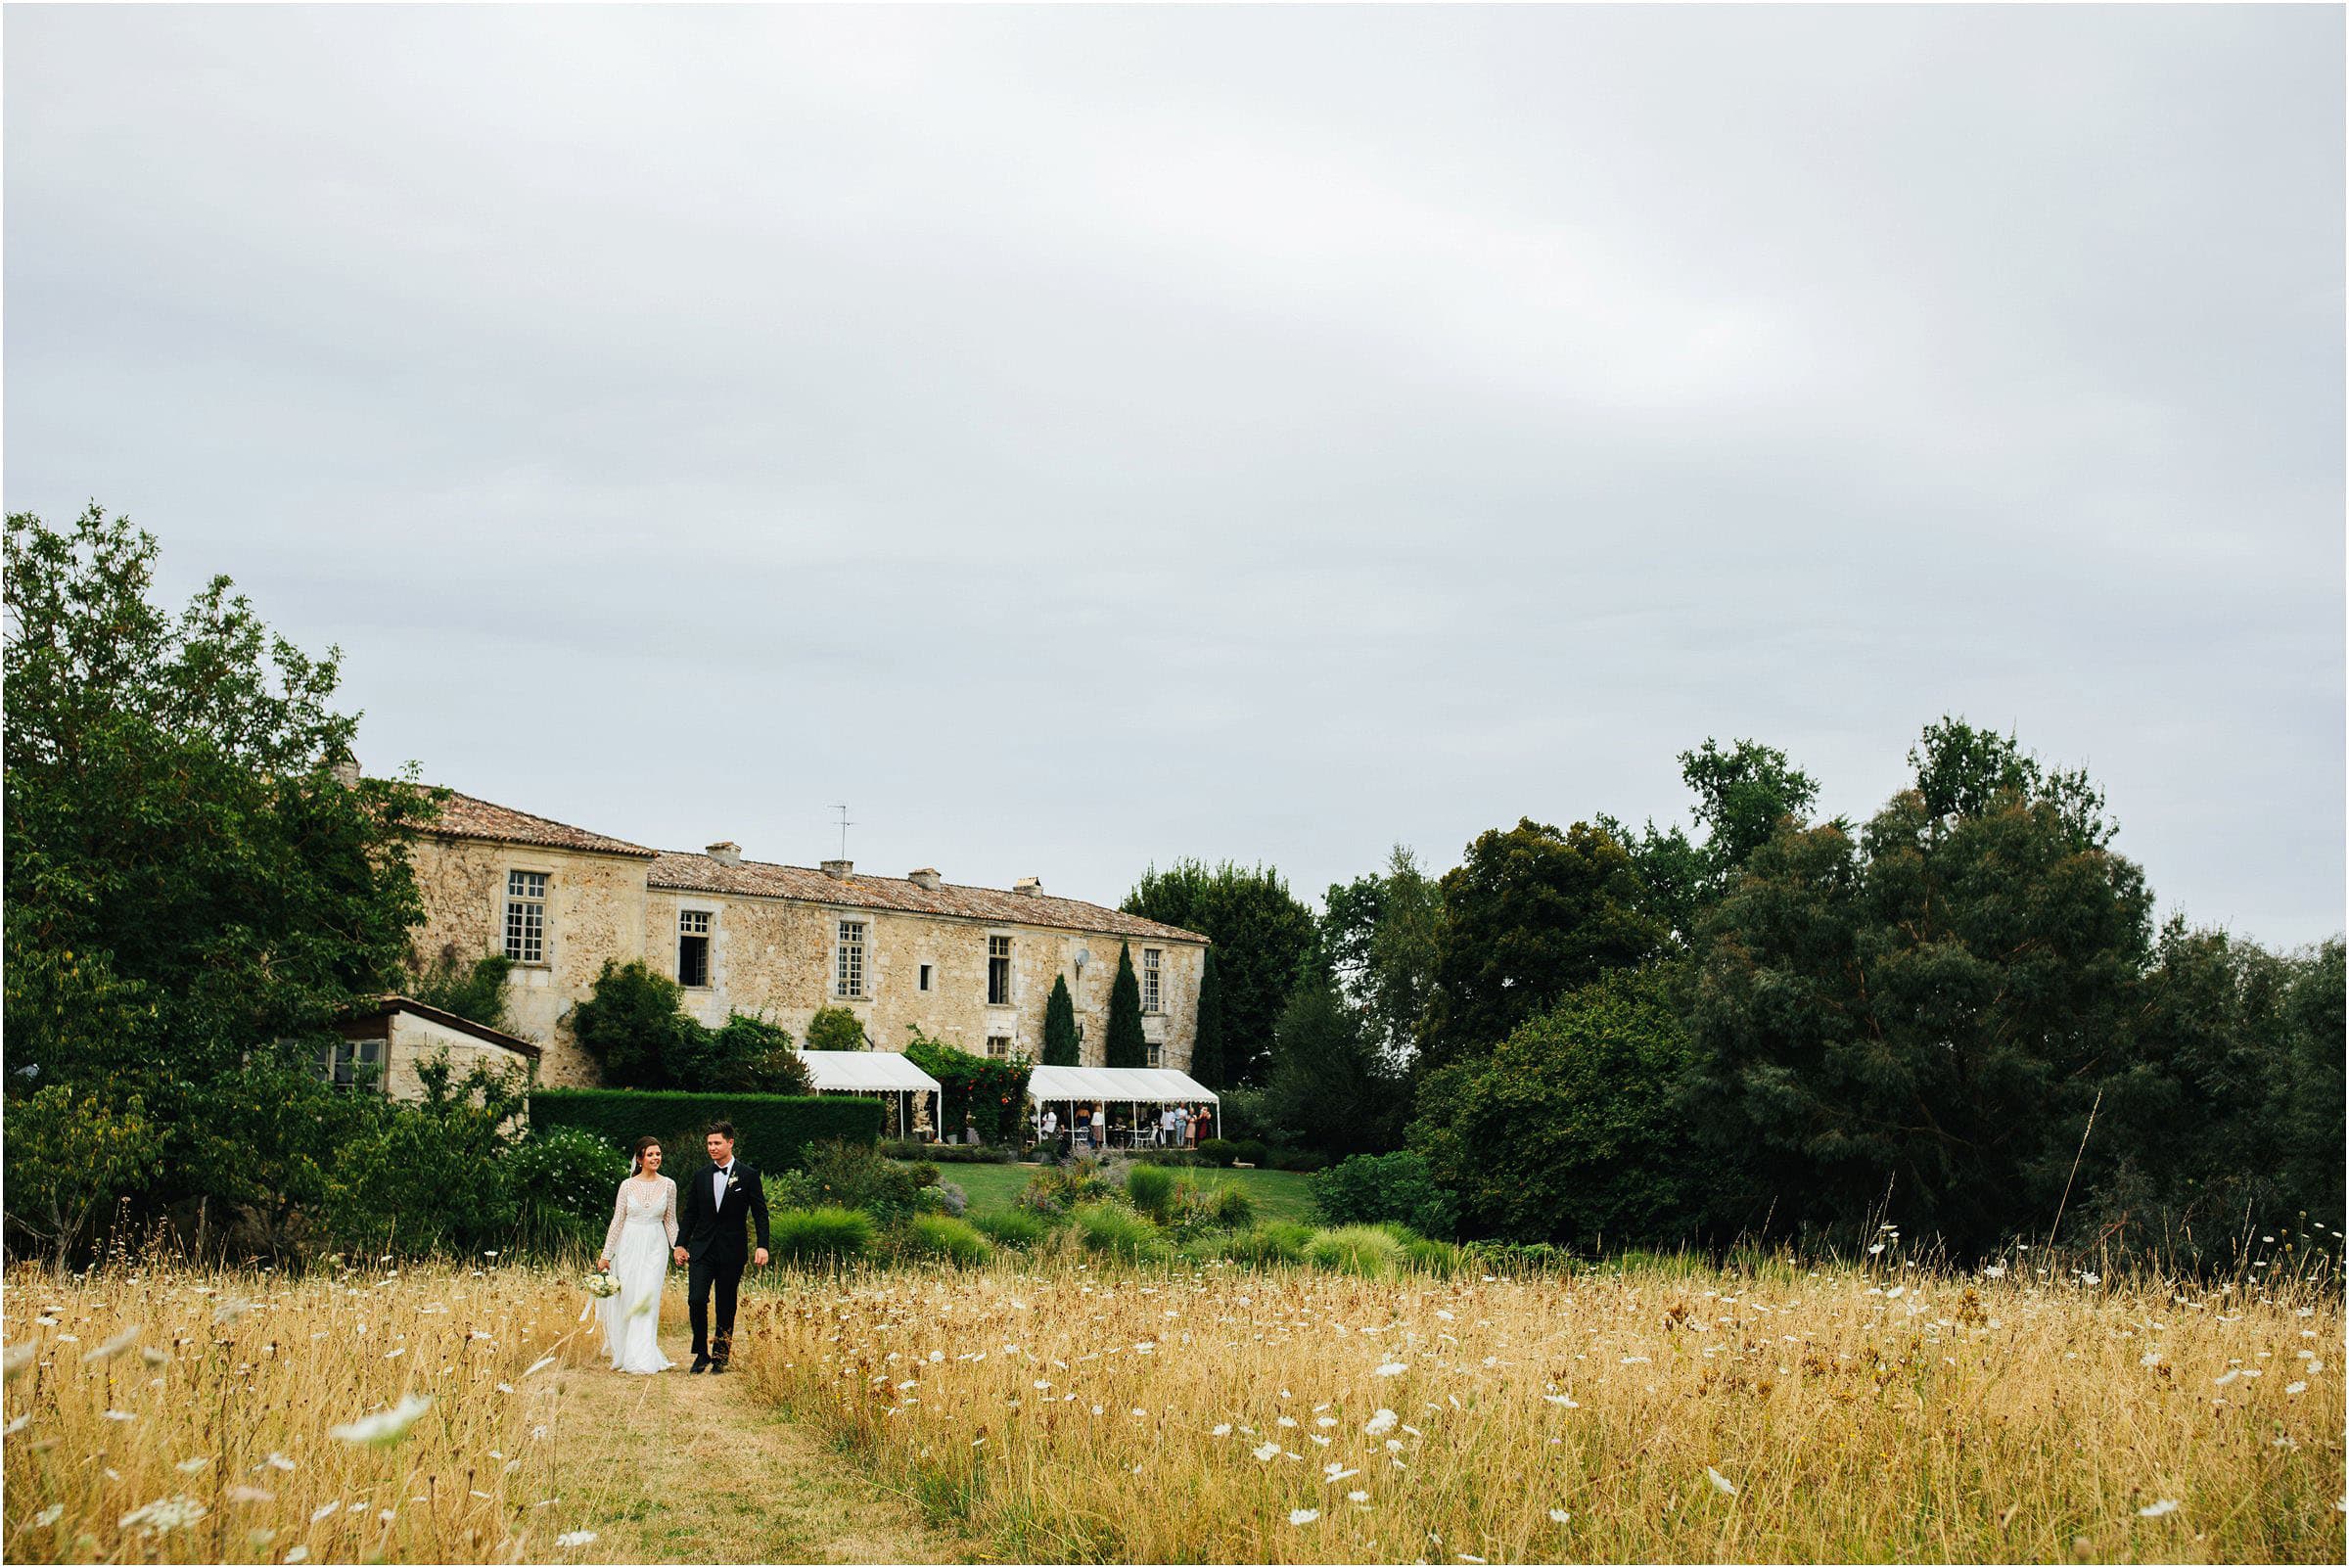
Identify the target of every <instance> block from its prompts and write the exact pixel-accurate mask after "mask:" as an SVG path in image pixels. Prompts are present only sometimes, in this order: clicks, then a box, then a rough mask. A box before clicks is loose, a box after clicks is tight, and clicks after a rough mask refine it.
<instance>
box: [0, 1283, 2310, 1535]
mask: <svg viewBox="0 0 2349 1568" xmlns="http://www.w3.org/2000/svg"><path fill="white" fill-rule="evenodd" d="M2018 1276H2020V1277H2018ZM778 1287H779V1288H778ZM674 1294H675V1293H673V1292H672V1300H671V1302H670V1304H669V1314H668V1315H669V1320H668V1326H667V1327H666V1328H665V1338H666V1341H667V1343H668V1344H669V1346H670V1347H671V1349H672V1352H673V1351H674V1350H675V1349H676V1348H677V1347H678V1345H679V1342H680V1336H681V1323H679V1322H678V1320H677V1319H678V1317H679V1316H680V1315H681V1314H679V1313H678V1310H677V1309H678V1306H679V1304H678V1302H677V1301H675V1300H674V1299H673V1297H674ZM582 1300H583V1298H582V1297H581V1296H580V1295H579V1294H578V1292H577V1290H576V1286H575V1285H574V1283H573V1282H572V1280H571V1279H570V1278H569V1277H568V1276H565V1275H561V1274H555V1273H549V1272H544V1271H538V1270H527V1269H506V1268H497V1267H495V1266H494V1261H493V1260H486V1261H484V1268H481V1269H480V1270H478V1271H477V1270H473V1269H467V1268H430V1269H424V1270H415V1271H408V1272H389V1271H384V1270H382V1269H378V1268H368V1269H362V1270H353V1271H350V1272H347V1273H345V1274H343V1275H341V1276H339V1277H312V1278H307V1279H301V1280H280V1279H275V1278H272V1277H270V1276H268V1275H253V1274H243V1275H235V1274H216V1273H198V1272H189V1271H174V1270H170V1269H167V1268H162V1269H159V1268H150V1269H145V1270H132V1269H115V1270H111V1271H102V1272H100V1273H98V1274H95V1275H92V1276H89V1277H88V1278H84V1279H73V1280H60V1279H59V1278H57V1277H56V1276H53V1275H49V1274H46V1273H41V1272H38V1271H23V1272H18V1273H15V1274H12V1275H11V1276H10V1278H9V1280H8V1283H7V1288H6V1291H5V1297H4V1301H0V1307H4V1315H5V1329H6V1341H7V1346H8V1352H7V1360H8V1374H7V1376H8V1380H7V1384H6V1412H7V1436H6V1439H5V1461H6V1499H5V1516H4V1518H0V1546H4V1549H5V1555H6V1556H7V1558H8V1559H10V1560H16V1561H39V1560H74V1561H207V1560H211V1561H217V1560H230V1561H255V1562H302V1561H308V1562H330V1561H355V1560H368V1559H377V1560H387V1561H405V1562H439V1561H448V1562H492V1561H549V1560H553V1561H561V1560H583V1561H602V1560H621V1561H648V1560H662V1559H663V1558H664V1557H669V1558H673V1559H675V1560H695V1561H704V1560H715V1561H722V1560H728V1557H729V1556H732V1557H733V1559H734V1560H762V1559H765V1558H770V1557H771V1558H780V1559H784V1560H794V1559H821V1558H826V1557H830V1558H835V1559H838V1558H843V1557H849V1558H853V1557H858V1556H866V1555H870V1556H874V1557H876V1558H879V1557H887V1558H888V1559H890V1560H900V1559H909V1558H914V1557H926V1558H934V1557H954V1556H961V1557H974V1558H976V1557H995V1558H1027V1559H1041V1560H1064V1559H1065V1560H1105V1559H1106V1560H1140V1561H1190V1560H1208V1561H1243V1562H1245V1561H1258V1560H1261V1561H1268V1562H1284V1561H1346V1560H1370V1559H1395V1560H1405V1561H1408V1560H1416V1559H1420V1558H1425V1559H1428V1560H1430V1561H1434V1562H1459V1561H1463V1560H1466V1561H1478V1560H1482V1561H1490V1562H1501V1561H1520V1560H1549V1561H1557V1560H1583V1559H1590V1558H1602V1559H1603V1558H1628V1559H1639V1560H1676V1559H1688V1560H1716V1559H1722V1560H1727V1559H1810V1558H1818V1559H1875V1558H1935V1559H1940V1558H1948V1559H1957V1560H2001V1559H2026V1560H2057V1561H2071V1560H2075V1559H2080V1558H2087V1559H2095V1560H2155V1559H2160V1560H2209V1561H2263V1560H2305V1561H2320V1560H2324V1561H2338V1560H2340V1559H2341V1556H2342V1551H2343V1535H2342V1529H2343V1515H2342V1513H2341V1511H2340V1504H2341V1502H2342V1500H2343V1445H2342V1428H2343V1421H2344V1409H2343V1402H2342V1392H2341V1390H2342V1384H2341V1376H2340V1364H2341V1350H2342V1333H2343V1322H2342V1314H2341V1309H2340V1302H2339V1298H2338V1296H2337V1294H2334V1293H2331V1292H2329V1291H2324V1292H2320V1291H2317V1290H2313V1289H2305V1288H2285V1287H2280V1286H2277V1287H2271V1288H2269V1289H2266V1290H2264V1291H2262V1290H2260V1289H2258V1288H2256V1287H2251V1286H2241V1287H2236V1288H2230V1289H2226V1290H2219V1291H2213V1292H2210V1293H2203V1292H2199V1291H2194V1290H2187V1289H2181V1288H2171V1287H2168V1286H2165V1285H2161V1284H2158V1283H2151V1282H2137V1283H2130V1284H2122V1283H2119V1282H2117V1281H2113V1280H2092V1279H2088V1278H2084V1277H2082V1276H2080V1275H2078V1274H2070V1275H2067V1276H2064V1277H2060V1278H2057V1277H2050V1278H2044V1279H2043V1278H2038V1277H2035V1276H2032V1275H2031V1271H2030V1270H2026V1269H2017V1270H2013V1271H2010V1272H2009V1273H2008V1274H2007V1275H2006V1276H2004V1277H1999V1278H1990V1277H1984V1276H1979V1275H1977V1276H1972V1277H1967V1278H1956V1277H1943V1276H1931V1275H1920V1272H1919V1271H1917V1270H1912V1269H1877V1270H1873V1271H1861V1270H1851V1269H1842V1270H1822V1271H1817V1272H1814V1271H1811V1270H1809V1269H1804V1268H1793V1267H1786V1266H1762V1267H1758V1268H1755V1269H1752V1270H1745V1271H1734V1272H1726V1273H1725V1272H1717V1271H1714V1270H1711V1269H1705V1268H1684V1267H1680V1266H1677V1265H1674V1264H1671V1263H1669V1262H1667V1263H1664V1264H1658V1265H1645V1266H1638V1267H1634V1268H1629V1269H1628V1270H1627V1269H1623V1268H1616V1269H1611V1270H1604V1271H1588V1272H1582V1273H1577V1274H1573V1275H1555V1276H1542V1277H1527V1278H1505V1279H1494V1278H1480V1277H1478V1276H1476V1275H1474V1274H1469V1275H1463V1276H1459V1277H1456V1278H1451V1279H1437V1278H1432V1277H1428V1276H1424V1275H1415V1274H1413V1275H1403V1276H1399V1277H1393V1278H1383V1279H1381V1278H1357V1277H1353V1276H1348V1275H1340V1274H1332V1273H1326V1272H1315V1271H1310V1270H1305V1269H1273V1270H1268V1271H1264V1272H1256V1271H1250V1270H1245V1269H1240V1268H1230V1267H1223V1266H1219V1267H1213V1268H1199V1269H1195V1270H1193V1269H1184V1270H1177V1271H1173V1272H1170V1271H1167V1270H1164V1269H1158V1270H1148V1269H1144V1270H1135V1269H1130V1268H1102V1267H1100V1266H1099V1265H1097V1264H1090V1263H1087V1262H1085V1261H1083V1260H1082V1259H1080V1258H1076V1257H1065V1258H1064V1257H1056V1258H1054V1259H1052V1260H1050V1261H1036V1262H1031V1263H1025V1264H1017V1265H1015V1264H1010V1263H1004V1264H999V1265H997V1266H994V1267H990V1268H983V1269H973V1270H969V1271H963V1272H954V1271H950V1270H944V1269H938V1270H912V1269H895V1270H873V1271H864V1272H858V1273H855V1274H852V1275H848V1276H845V1277H842V1278H838V1279H827V1278H824V1277H822V1276H786V1277H784V1278H782V1279H780V1280H772V1281H770V1285H769V1287H768V1288H762V1289H760V1290H759V1291H757V1292H756V1293H754V1294H752V1295H749V1296H747V1297H746V1300H745V1322H744V1327H745V1330H746V1332H747V1335H748V1338H747V1342H746V1344H745V1345H744V1347H743V1349H742V1350H741V1351H740V1353H739V1354H738V1357H737V1364H738V1367H739V1368H740V1373H738V1375H736V1376H734V1377H731V1378H727V1379H722V1380H712V1379H692V1380H687V1379H685V1378H683V1377H680V1376H670V1377H664V1378H660V1379H654V1380H649V1381H648V1380H637V1379H626V1378H620V1377H616V1376H613V1375H611V1374H608V1373H605V1372H602V1371H600V1370H597V1369H594V1368H593V1365H592V1354H591V1352H592V1347H591V1345H590V1343H589V1330H587V1329H585V1328H583V1327H582V1326H581V1325H580V1323H579V1322H578V1312H579V1308H580V1305H581V1303H582ZM741 1373H747V1374H748V1375H741ZM415 1401H429V1403H427V1404H424V1405H422V1406H421V1407H418V1406H417V1405H416V1404H415V1403H413V1402H415ZM403 1407H404V1408H405V1409H407V1410H409V1411H413V1412H415V1413H414V1416H413V1420H412V1422H410V1423H409V1424H407V1425H406V1427H405V1430H404V1432H403V1433H401V1434H400V1435H398V1436H396V1437H395V1438H390V1437H389V1434H386V1433H381V1432H378V1433H375V1434H373V1435H375V1436H378V1437H387V1438H389V1440H388V1441H382V1442H369V1441H367V1440H366V1439H367V1438H368V1437H369V1436H370V1433H369V1432H367V1431H366V1430H364V1429H363V1423H365V1422H366V1421H368V1420H369V1419H370V1418H371V1417H377V1416H382V1415H385V1414H387V1413H390V1412H396V1411H399V1410H401V1409H402V1408H403ZM777 1417H780V1418H781V1419H776V1418H777ZM393 1424H396V1422H395V1423H393ZM354 1427H360V1428H361V1429H354ZM338 1428H340V1429H342V1430H341V1431H340V1432H339V1431H338ZM735 1431H740V1432H743V1433H745V1434H749V1435H746V1436H745V1437H744V1438H743V1439H742V1440H741V1441H731V1440H727V1439H725V1438H724V1437H723V1434H726V1433H730V1432H735ZM696 1433H698V1435H699V1437H700V1439H701V1440H703V1441H702V1447H701V1448H700V1449H699V1450H698V1451H693V1452H697V1453H699V1454H700V1455H701V1456H700V1457H697V1458H694V1459H692V1460H691V1461H690V1462H684V1461H680V1462H683V1463H684V1468H683V1470H682V1471H681V1470H680V1468H679V1463H671V1462H667V1461H668V1459H669V1458H670V1457H672V1456H673V1455H674V1453H681V1452H687V1451H686V1450H685V1449H683V1448H681V1447H680V1441H681V1439H683V1438H686V1437H688V1436H690V1435H692V1434H696ZM714 1436H715V1437H716V1441H711V1440H712V1439H713V1437H714ZM728 1464H731V1465H732V1466H733V1467H734V1469H736V1470H740V1471H741V1472H742V1473H741V1474H739V1475H737V1474H732V1473H730V1472H727V1471H725V1469H724V1466H726V1465H728ZM713 1467H716V1468H713ZM909 1499H911V1502H918V1504H919V1505H920V1506H919V1507H918V1508H917V1507H915V1506H913V1505H911V1502H909ZM720 1502H722V1504H723V1506H722V1507H721V1506H719V1503H720ZM721 1515H722V1517H721ZM925 1517H926V1518H927V1521H928V1523H927V1525H925V1524H924V1522H923V1521H924V1518H925ZM779 1521H780V1522H779ZM590 1534H591V1535H592V1539H589V1536H590ZM736 1547H738V1548H739V1549H738V1550H737V1549H733V1548H736Z"/></svg>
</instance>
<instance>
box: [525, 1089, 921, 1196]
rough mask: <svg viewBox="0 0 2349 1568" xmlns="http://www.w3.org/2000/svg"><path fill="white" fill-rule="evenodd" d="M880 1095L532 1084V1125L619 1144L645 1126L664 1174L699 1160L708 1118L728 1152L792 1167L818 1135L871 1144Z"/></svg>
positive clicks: (876, 1133)
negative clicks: (720, 1125)
mask: <svg viewBox="0 0 2349 1568" xmlns="http://www.w3.org/2000/svg"><path fill="white" fill-rule="evenodd" d="M881 1110H882V1102H881V1101H879V1100H877V1099H867V1098H865V1097H864V1096H862V1095H857V1094H819V1095H806V1096H802V1095H792V1094H693V1093H687V1092H684V1091H681V1090H668V1089H568V1088H551V1089H536V1090H533V1091H532V1092H531V1094H530V1125H531V1127H532V1128H534V1129H553V1128H557V1127H576V1128H580V1129H583V1130H586V1131H589V1132H592V1133H594V1134H595V1135H596V1136H598V1137H600V1138H604V1139H606V1140H608V1141H609V1142H611V1143H612V1144H614V1145H615V1146H616V1147H618V1148H621V1149H625V1148H627V1147H628V1145H629V1144H631V1143H634V1142H635V1141H636V1140H637V1138H639V1137H641V1136H643V1135H645V1134H646V1133H650V1134H651V1135H652V1136H654V1137H657V1138H659V1139H661V1147H662V1153H663V1154H664V1155H665V1156H666V1157H667V1158H666V1160H665V1162H664V1163H665V1165H666V1167H667V1169H668V1172H669V1174H670V1175H671V1176H674V1175H676V1174H677V1173H678V1171H679V1170H680V1168H681V1169H683V1170H687V1171H690V1170H692V1169H693V1168H694V1167H695V1166H696V1165H697V1164H700V1163H702V1162H705V1161H706V1160H707V1159H708V1156H707V1155H706V1154H705V1153H704V1152H703V1149H702V1135H703V1134H704V1133H705V1132H707V1131H708V1130H709V1128H710V1124H711V1123H713V1122H717V1121H726V1122H731V1123H733V1124H734V1130H735V1133H736V1140H735V1145H734V1146H735V1152H736V1153H738V1154H739V1155H740V1156H741V1157H742V1158H743V1159H745V1160H748V1161H750V1162H751V1164H753V1165H755V1166H757V1167H759V1168H760V1170H762V1171H791V1170H796V1169H797V1168H798V1167H799V1166H800V1164H801V1162H802V1157H803V1156H804V1154H805V1153H806V1148H807V1145H808V1144H810V1143H813V1142H815V1141H816V1140H818V1139H820V1138H841V1139H844V1140H846V1141H848V1142H852V1143H868V1144H869V1143H876V1142H878V1141H879V1140H880V1136H881Z"/></svg>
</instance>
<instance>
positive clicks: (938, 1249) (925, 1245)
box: [911, 1214, 995, 1268]
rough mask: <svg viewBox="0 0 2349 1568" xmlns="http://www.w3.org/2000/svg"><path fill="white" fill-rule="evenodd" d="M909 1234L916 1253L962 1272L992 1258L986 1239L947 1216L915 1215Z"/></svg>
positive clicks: (991, 1247) (967, 1226) (992, 1249)
mask: <svg viewBox="0 0 2349 1568" xmlns="http://www.w3.org/2000/svg"><path fill="white" fill-rule="evenodd" d="M911 1233H912V1236H913V1243H914V1248H915V1250H916V1251H918V1252H922V1253H926V1254H928V1255H929V1256H931V1257H934V1258H944V1259H945V1260H947V1261H948V1262H949V1263H953V1264H956V1265H958V1266H960V1267H962V1268H978V1267H979V1266H980V1265H982V1264H985V1263H987V1262H988V1261H989V1260H990V1259H991V1258H993V1257H994V1255H995V1249H994V1246H993V1244H992V1243H990V1241H989V1240H988V1239H987V1237H985V1236H983V1235H981V1234H980V1233H979V1232H978V1231H977V1230H975V1229H973V1228H972V1227H971V1226H969V1225H967V1224H965V1223H963V1222H961V1221H960V1220H956V1219H953V1218H951V1217H950V1216H947V1215H943V1214H920V1215H915V1216H914V1217H913V1225H912V1230H911Z"/></svg>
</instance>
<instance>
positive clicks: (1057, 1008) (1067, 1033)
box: [1044, 975, 1079, 1067]
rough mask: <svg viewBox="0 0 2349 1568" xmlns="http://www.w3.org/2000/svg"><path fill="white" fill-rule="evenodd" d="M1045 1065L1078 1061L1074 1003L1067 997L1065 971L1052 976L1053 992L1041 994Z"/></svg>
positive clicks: (1066, 1064) (1068, 1063) (1061, 1064)
mask: <svg viewBox="0 0 2349 1568" xmlns="http://www.w3.org/2000/svg"><path fill="white" fill-rule="evenodd" d="M1044 1065H1046V1066H1047V1067H1075V1066H1077V1065H1079V1064H1078V1060H1077V1004H1076V1003H1075V1002H1074V1001H1073V1000H1071V999H1070V996H1069V982H1068V978H1067V977H1066V976H1064V975H1054V976H1053V977H1052V994H1051V995H1049V996H1047V997H1045V998H1044Z"/></svg>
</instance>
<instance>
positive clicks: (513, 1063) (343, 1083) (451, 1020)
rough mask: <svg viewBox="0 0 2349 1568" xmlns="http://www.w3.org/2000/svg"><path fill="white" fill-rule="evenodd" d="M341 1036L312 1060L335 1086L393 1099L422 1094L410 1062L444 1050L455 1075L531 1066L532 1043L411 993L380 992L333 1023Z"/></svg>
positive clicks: (534, 1059)
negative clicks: (481, 1068)
mask: <svg viewBox="0 0 2349 1568" xmlns="http://www.w3.org/2000/svg"><path fill="white" fill-rule="evenodd" d="M338 1031H339V1033H340V1034H341V1035H342V1037H343V1038H342V1039H341V1040H340V1041H339V1042H337V1043H336V1044H334V1045H331V1046H320V1047H319V1050H318V1056H317V1060H316V1061H315V1062H314V1063H313V1064H312V1065H313V1067H314V1070H315V1071H316V1072H317V1074H318V1076H319V1077H320V1078H323V1079H325V1080H326V1081H327V1082H328V1083H330V1084H335V1085H336V1086H337V1087H338V1088H353V1087H361V1088H372V1089H374V1090H375V1091H376V1092H378V1093H381V1094H386V1095H389V1096H390V1097H391V1098H392V1099H395V1100H421V1099H423V1098H424V1081H423V1080H422V1079H420V1078H418V1077H417V1076H416V1064H417V1063H418V1062H421V1061H429V1060H431V1059H432V1058H433V1057H434V1056H436V1055H438V1053H440V1052H441V1051H443V1050H445V1051H447V1052H448V1064H449V1066H450V1067H451V1068H452V1069H453V1070H454V1072H455V1075H456V1076H457V1077H459V1078H462V1077H464V1076H465V1074H466V1073H468V1072H470V1071H471V1070H472V1069H473V1068H474V1067H476V1066H477V1065H479V1066H486V1067H488V1068H489V1069H490V1070H491V1071H492V1072H500V1071H503V1070H505V1069H507V1068H512V1067H520V1068H522V1069H523V1070H524V1071H525V1072H530V1071H531V1070H532V1069H534V1068H535V1067H536V1066H537V1063H538V1047H537V1046H536V1045H533V1044H532V1043H530V1041H529V1040H527V1039H524V1038H521V1037H520V1036H518V1035H509V1034H507V1033H506V1032H505V1031H503V1030H498V1029H491V1028H489V1027H488V1026H487V1025H485V1024H477V1023H475V1022H474V1021H473V1020H472V1019H470V1018H459V1017H458V1016H457V1015H456V1014H455V1013H449V1012H443V1011H441V1010H440V1009H439V1008H438V1007H430V1006H427V1005H426V1004H425V1003H423V1002H420V1001H418V1000H417V999H416V998H415V997H413V996H384V997H381V998H379V999H378V1000H377V1001H376V1003H375V1004H374V1005H373V1006H371V1007H367V1008H365V1009H363V1010H361V1011H358V1012H354V1013H351V1014H348V1015H346V1016H345V1018H344V1019H343V1021H342V1023H341V1024H340V1025H339V1026H338Z"/></svg>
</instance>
